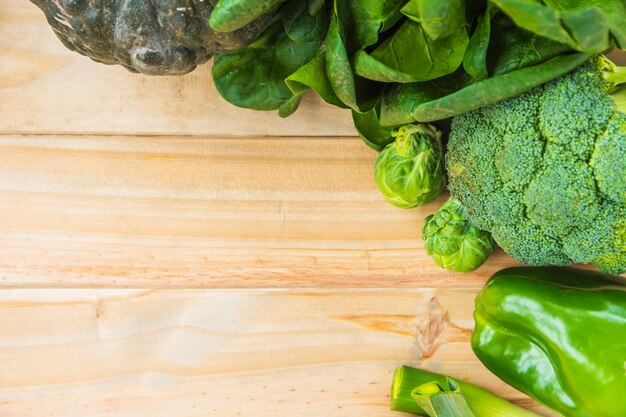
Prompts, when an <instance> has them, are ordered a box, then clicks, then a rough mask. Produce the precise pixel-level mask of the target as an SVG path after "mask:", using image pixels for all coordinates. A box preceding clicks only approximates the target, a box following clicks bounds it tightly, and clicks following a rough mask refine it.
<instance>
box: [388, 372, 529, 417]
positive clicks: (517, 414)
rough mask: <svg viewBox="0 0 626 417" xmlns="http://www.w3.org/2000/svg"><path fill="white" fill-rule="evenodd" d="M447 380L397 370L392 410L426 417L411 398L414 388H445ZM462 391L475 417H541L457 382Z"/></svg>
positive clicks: (471, 385) (440, 377) (481, 390)
mask: <svg viewBox="0 0 626 417" xmlns="http://www.w3.org/2000/svg"><path fill="white" fill-rule="evenodd" d="M447 378H448V377H447V376H445V375H441V374H436V373H432V372H428V371H423V370H420V369H415V368H411V367H409V366H403V367H401V368H398V369H396V371H395V373H394V375H393V384H392V386H391V409H392V410H395V411H402V412H405V413H411V414H417V415H421V416H427V415H428V413H427V411H426V410H424V409H423V408H422V407H421V406H420V405H418V403H417V402H416V401H415V400H414V398H413V397H412V396H411V393H412V392H413V391H414V390H415V388H417V387H420V386H423V385H424V384H428V383H432V382H435V383H437V384H439V385H441V386H445V384H446V383H447V382H446V381H447V380H448V379H447ZM455 382H456V383H458V386H459V387H460V388H461V391H462V392H463V394H465V397H466V399H467V402H468V403H469V405H470V406H471V408H472V409H473V411H474V413H475V414H476V417H540V416H539V415H537V414H535V413H533V412H530V411H528V410H524V409H523V408H521V407H518V406H516V405H514V404H512V403H510V402H508V401H506V400H505V399H503V398H500V397H498V396H497V395H495V394H493V393H491V392H489V391H487V390H486V389H483V388H480V387H477V386H476V385H473V384H470V383H467V382H462V381H455Z"/></svg>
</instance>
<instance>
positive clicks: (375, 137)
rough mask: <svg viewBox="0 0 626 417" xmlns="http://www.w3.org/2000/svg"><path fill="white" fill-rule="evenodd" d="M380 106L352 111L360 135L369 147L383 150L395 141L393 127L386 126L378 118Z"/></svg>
mask: <svg viewBox="0 0 626 417" xmlns="http://www.w3.org/2000/svg"><path fill="white" fill-rule="evenodd" d="M379 112H380V111H379V109H378V107H374V108H372V109H371V110H370V111H368V112H365V113H358V112H355V111H353V112H352V120H353V121H354V127H355V128H356V130H357V132H358V133H359V136H360V137H361V139H362V140H363V142H365V143H366V144H367V145H368V146H369V147H371V148H373V149H375V150H377V151H378V152H380V151H382V150H383V149H384V148H385V146H387V145H388V144H390V143H391V142H393V141H394V137H393V136H392V135H391V131H392V128H388V127H384V126H382V125H381V124H380V121H379V119H378V114H379Z"/></svg>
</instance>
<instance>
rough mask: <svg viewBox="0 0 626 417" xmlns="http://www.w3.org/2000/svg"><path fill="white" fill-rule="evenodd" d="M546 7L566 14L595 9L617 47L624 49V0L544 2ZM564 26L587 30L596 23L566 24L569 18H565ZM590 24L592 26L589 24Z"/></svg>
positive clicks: (625, 15) (560, 0)
mask: <svg viewBox="0 0 626 417" xmlns="http://www.w3.org/2000/svg"><path fill="white" fill-rule="evenodd" d="M544 1H545V3H546V5H548V6H550V7H552V8H553V9H557V10H562V11H565V12H566V13H568V12H577V11H578V10H581V9H583V10H584V9H586V8H589V7H597V8H598V9H600V10H601V11H602V13H603V14H604V16H605V18H606V20H607V22H608V27H609V29H610V31H611V34H612V35H613V36H614V37H615V40H616V42H617V45H618V47H619V48H621V49H626V23H625V22H626V2H625V1H624V0H544ZM564 20H565V23H566V25H567V26H568V27H569V28H571V29H576V30H577V31H585V30H588V28H587V27H588V26H594V25H595V23H596V22H594V21H593V20H587V21H586V22H585V23H586V24H584V25H582V26H581V25H580V24H574V23H568V20H571V18H569V19H568V18H567V17H565V19H564ZM590 23H592V24H590Z"/></svg>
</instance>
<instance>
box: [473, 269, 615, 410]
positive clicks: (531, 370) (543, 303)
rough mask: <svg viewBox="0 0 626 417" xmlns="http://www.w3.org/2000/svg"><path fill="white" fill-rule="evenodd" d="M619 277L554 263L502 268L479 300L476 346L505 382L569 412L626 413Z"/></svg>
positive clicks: (476, 316)
mask: <svg viewBox="0 0 626 417" xmlns="http://www.w3.org/2000/svg"><path fill="white" fill-rule="evenodd" d="M618 279H619V277H614V276H610V275H606V274H601V273H598V272H594V271H584V270H577V269H573V268H557V267H551V268H548V267H542V268H529V267H525V268H523V267H521V268H509V269H505V270H503V271H500V272H497V273H496V274H495V275H494V276H493V277H491V279H490V280H489V281H488V283H487V285H486V286H485V288H484V289H483V290H482V291H481V292H480V294H479V295H478V297H477V298H476V310H475V313H474V318H475V321H476V328H475V330H474V334H473V336H472V348H473V349H474V352H475V353H476V355H477V356H478V358H479V359H480V360H481V361H482V362H483V363H484V364H485V365H486V366H487V368H489V370H491V371H492V372H493V373H494V374H496V375H497V376H499V377H500V378H501V379H502V380H504V381H505V382H506V383H508V384H510V385H512V386H513V387H515V388H517V389H519V390H520V391H522V392H524V393H526V394H528V395H530V396H531V397H533V398H535V399H537V400H538V401H540V402H542V403H543V404H545V405H547V406H548V407H550V408H552V409H554V410H556V411H558V412H559V413H562V414H563V415H564V416H566V417H621V416H626V395H624V394H625V393H626V375H625V373H624V365H625V364H626V286H625V285H624V284H623V281H622V283H621V284H620V283H619V282H618ZM464 391H465V389H464ZM466 394H467V395H468V398H469V393H467V392H466ZM472 405H473V403H472Z"/></svg>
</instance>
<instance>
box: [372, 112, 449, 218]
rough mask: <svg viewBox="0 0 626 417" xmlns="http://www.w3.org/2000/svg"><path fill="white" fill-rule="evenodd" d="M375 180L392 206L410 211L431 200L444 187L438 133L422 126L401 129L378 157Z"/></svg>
mask: <svg viewBox="0 0 626 417" xmlns="http://www.w3.org/2000/svg"><path fill="white" fill-rule="evenodd" d="M374 179H375V180H376V185H377V186H378V189H379V190H380V192H381V193H382V194H383V197H385V199H386V200H387V201H388V202H390V203H391V204H393V205H394V206H397V207H400V208H411V207H416V206H419V205H422V204H425V203H429V202H431V201H433V200H434V199H435V198H437V197H438V196H439V195H440V194H441V193H442V192H443V189H444V188H445V185H446V179H445V173H444V162H443V151H442V148H441V132H439V131H438V130H437V129H435V128H434V127H433V126H430V125H425V124H419V125H416V124H409V125H404V126H402V127H400V129H399V130H398V132H397V133H396V139H395V141H394V142H392V143H390V144H389V145H387V146H386V147H385V149H383V151H382V152H381V153H380V155H378V158H377V159H376V164H375V165H374Z"/></svg>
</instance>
